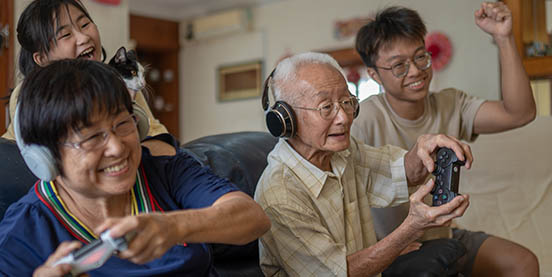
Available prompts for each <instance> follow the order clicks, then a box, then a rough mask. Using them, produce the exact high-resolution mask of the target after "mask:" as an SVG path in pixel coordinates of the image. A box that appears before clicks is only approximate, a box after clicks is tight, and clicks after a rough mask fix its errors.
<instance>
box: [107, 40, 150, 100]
mask: <svg viewBox="0 0 552 277" xmlns="http://www.w3.org/2000/svg"><path fill="white" fill-rule="evenodd" d="M109 65H110V66H112V67H113V68H115V69H116V70H117V72H119V74H121V77H123V80H124V81H125V84H126V86H127V88H128V90H129V93H130V94H131V96H132V99H134V96H135V95H136V92H138V91H140V90H142V89H144V87H145V86H146V75H145V71H146V70H145V68H144V66H142V64H141V63H140V62H139V61H138V59H137V57H136V52H135V51H134V50H130V51H126V49H125V47H121V48H119V50H117V53H115V56H113V58H111V60H109Z"/></svg>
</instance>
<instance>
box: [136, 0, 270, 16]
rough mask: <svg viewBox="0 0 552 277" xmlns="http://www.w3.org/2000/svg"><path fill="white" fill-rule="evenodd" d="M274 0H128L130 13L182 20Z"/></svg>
mask: <svg viewBox="0 0 552 277" xmlns="http://www.w3.org/2000/svg"><path fill="white" fill-rule="evenodd" d="M273 1H275V0H129V1H128V2H129V4H128V5H129V9H130V12H131V13H132V14H137V15H143V16H149V17H154V18H162V19H169V20H176V21H182V20H186V19H191V18H194V17H198V16H201V15H205V14H209V13H213V12H217V11H222V10H227V9H232V8H240V7H251V6H255V5H259V4H263V3H267V2H273Z"/></svg>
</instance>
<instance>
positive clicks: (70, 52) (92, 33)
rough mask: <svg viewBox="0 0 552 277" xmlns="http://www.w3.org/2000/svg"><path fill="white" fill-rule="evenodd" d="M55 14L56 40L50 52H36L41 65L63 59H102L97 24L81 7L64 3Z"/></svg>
mask: <svg viewBox="0 0 552 277" xmlns="http://www.w3.org/2000/svg"><path fill="white" fill-rule="evenodd" d="M57 18H58V19H59V20H57V19H56V16H55V15H54V16H53V18H52V20H53V24H54V31H55V35H54V40H55V43H54V42H51V46H50V51H49V52H48V53H40V52H36V53H34V54H33V59H34V60H35V62H36V63H37V64H38V65H40V66H45V65H47V64H49V63H50V62H52V61H55V60H61V59H76V58H83V59H89V60H95V61H101V58H102V46H101V40H100V34H99V32H98V28H97V27H96V24H94V22H92V20H91V19H90V18H88V17H87V16H86V15H85V14H84V13H83V12H82V11H81V10H80V9H78V8H77V7H75V6H73V5H64V6H61V8H60V9H59V11H58V14H57Z"/></svg>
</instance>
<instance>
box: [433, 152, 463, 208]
mask: <svg viewBox="0 0 552 277" xmlns="http://www.w3.org/2000/svg"><path fill="white" fill-rule="evenodd" d="M464 164H465V163H464V162H463V161H461V160H459V159H458V157H456V154H454V151H452V150H451V149H450V148H444V147H442V148H439V149H438V150H437V160H436V161H435V170H434V171H433V172H432V174H433V175H435V186H434V187H433V190H432V191H431V194H432V195H433V203H432V205H433V206H441V205H444V204H446V203H448V202H450V201H451V200H452V199H453V198H454V197H456V196H457V195H460V194H459V193H458V183H459V181H460V167H461V166H463V165H464Z"/></svg>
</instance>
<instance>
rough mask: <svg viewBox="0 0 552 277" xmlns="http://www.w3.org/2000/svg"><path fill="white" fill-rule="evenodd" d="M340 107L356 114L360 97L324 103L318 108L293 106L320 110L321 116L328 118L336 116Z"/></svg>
mask: <svg viewBox="0 0 552 277" xmlns="http://www.w3.org/2000/svg"><path fill="white" fill-rule="evenodd" d="M339 107H341V108H342V109H343V111H344V112H346V113H348V114H354V113H355V111H356V109H357V108H358V98H356V97H354V96H351V97H349V98H347V99H345V100H341V101H337V102H331V103H327V104H323V105H321V106H320V107H318V108H306V107H296V106H293V108H294V109H301V110H309V111H318V112H320V116H321V117H322V118H323V119H326V120H328V119H332V118H334V117H335V116H336V115H337V112H338V111H339Z"/></svg>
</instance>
